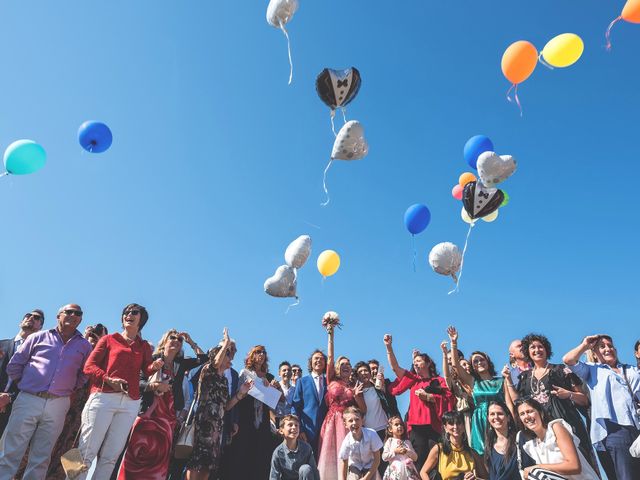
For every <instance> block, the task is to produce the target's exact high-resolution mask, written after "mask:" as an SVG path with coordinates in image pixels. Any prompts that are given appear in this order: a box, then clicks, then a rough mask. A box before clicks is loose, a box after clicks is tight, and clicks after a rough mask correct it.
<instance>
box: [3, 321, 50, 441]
mask: <svg viewBox="0 0 640 480" xmlns="http://www.w3.org/2000/svg"><path fill="white" fill-rule="evenodd" d="M43 323H44V312H43V311H42V310H40V309H38V308H34V309H33V310H31V311H30V312H29V313H25V315H24V317H22V321H21V322H20V331H19V332H18V334H17V335H16V336H15V337H14V338H7V339H5V340H0V437H1V436H2V434H3V433H4V429H5V427H6V426H7V421H9V415H10V414H11V403H12V402H13V401H14V400H15V399H16V396H17V395H18V387H17V386H16V384H15V383H14V382H13V381H12V380H11V379H10V378H9V376H8V375H7V364H8V363H9V360H11V357H13V354H14V353H15V352H16V351H17V350H18V347H19V346H20V345H22V343H23V342H24V341H25V340H26V339H27V337H28V336H29V335H31V334H32V333H35V332H38V331H40V329H41V328H42V324H43Z"/></svg>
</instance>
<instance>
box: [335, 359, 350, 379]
mask: <svg viewBox="0 0 640 480" xmlns="http://www.w3.org/2000/svg"><path fill="white" fill-rule="evenodd" d="M337 370H338V372H337V373H338V376H339V377H340V378H341V379H342V380H349V378H350V377H351V372H352V371H353V369H352V368H351V362H350V361H349V359H348V358H343V359H342V360H340V362H339V363H338V368H337Z"/></svg>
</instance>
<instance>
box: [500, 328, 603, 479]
mask: <svg viewBox="0 0 640 480" xmlns="http://www.w3.org/2000/svg"><path fill="white" fill-rule="evenodd" d="M522 353H523V354H524V356H525V357H526V359H527V361H529V362H531V364H532V365H533V368H531V370H527V371H525V372H522V373H521V374H520V377H519V383H518V388H517V389H516V388H515V387H514V386H513V383H511V381H510V379H505V382H506V384H507V388H508V389H509V393H510V396H511V399H512V400H513V401H515V400H516V399H517V398H519V397H530V398H533V399H535V400H537V401H538V402H539V403H540V404H541V405H542V407H543V409H544V410H545V412H546V413H547V415H548V416H549V419H551V420H553V419H556V418H561V419H563V420H565V421H566V422H567V423H569V425H571V427H572V428H573V433H575V435H576V436H577V437H578V438H579V439H580V450H582V453H583V455H584V457H585V458H586V459H587V461H588V462H589V463H590V464H591V466H592V467H594V469H596V468H597V463H596V460H595V455H594V454H593V449H592V447H591V439H590V438H589V433H588V432H587V428H586V427H585V424H584V421H583V419H582V416H581V414H580V409H584V411H585V413H586V410H587V409H588V407H589V397H588V396H587V395H586V394H585V393H584V392H583V391H582V388H581V387H582V380H580V378H578V376H577V375H575V374H574V373H572V372H571V371H570V370H569V369H568V368H566V367H565V366H564V365H562V364H560V365H559V364H552V363H549V359H550V358H551V356H552V355H553V351H552V350H551V342H549V340H548V339H547V337H545V336H544V335H537V334H533V333H531V334H529V335H527V336H526V337H524V338H523V339H522Z"/></svg>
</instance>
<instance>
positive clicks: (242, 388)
mask: <svg viewBox="0 0 640 480" xmlns="http://www.w3.org/2000/svg"><path fill="white" fill-rule="evenodd" d="M251 387H253V380H251V379H249V380H247V381H246V382H244V383H243V384H242V385H240V388H238V391H239V392H240V394H241V395H243V396H244V395H246V394H247V392H248V391H249V390H251Z"/></svg>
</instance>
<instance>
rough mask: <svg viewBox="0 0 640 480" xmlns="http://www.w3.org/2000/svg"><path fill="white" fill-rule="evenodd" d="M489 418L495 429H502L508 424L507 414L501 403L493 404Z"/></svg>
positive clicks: (488, 414) (488, 413)
mask: <svg viewBox="0 0 640 480" xmlns="http://www.w3.org/2000/svg"><path fill="white" fill-rule="evenodd" d="M487 419H488V420H489V425H491V426H492V427H493V428H494V429H495V430H502V428H503V427H506V426H507V421H508V420H507V415H506V413H505V411H504V410H503V409H502V407H501V406H500V405H491V406H490V407H489V411H488V412H487Z"/></svg>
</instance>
